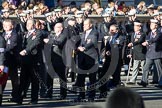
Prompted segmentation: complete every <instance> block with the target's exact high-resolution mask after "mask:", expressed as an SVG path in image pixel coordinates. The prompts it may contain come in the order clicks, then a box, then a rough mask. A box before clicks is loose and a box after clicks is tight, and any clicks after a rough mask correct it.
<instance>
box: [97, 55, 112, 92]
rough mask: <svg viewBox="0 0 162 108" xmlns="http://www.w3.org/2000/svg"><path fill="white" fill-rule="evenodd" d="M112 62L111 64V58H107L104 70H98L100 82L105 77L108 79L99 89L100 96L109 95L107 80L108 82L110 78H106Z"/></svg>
mask: <svg viewBox="0 0 162 108" xmlns="http://www.w3.org/2000/svg"><path fill="white" fill-rule="evenodd" d="M110 62H111V57H110V56H106V60H105V62H104V64H103V67H102V68H99V70H98V75H99V79H98V80H99V81H100V80H101V79H102V78H103V77H104V78H106V82H103V84H102V85H101V86H100V87H99V90H100V95H107V90H108V88H107V80H108V77H106V76H105V74H106V73H107V70H108V68H109V66H110Z"/></svg>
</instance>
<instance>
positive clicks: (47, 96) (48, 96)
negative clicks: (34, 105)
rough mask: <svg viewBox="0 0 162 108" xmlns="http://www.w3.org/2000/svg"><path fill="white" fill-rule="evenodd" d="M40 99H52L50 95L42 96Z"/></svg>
mask: <svg viewBox="0 0 162 108" xmlns="http://www.w3.org/2000/svg"><path fill="white" fill-rule="evenodd" d="M40 98H49V99H52V95H51V94H50V95H49V94H44V95H42V96H40Z"/></svg>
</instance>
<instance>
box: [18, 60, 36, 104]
mask: <svg viewBox="0 0 162 108" xmlns="http://www.w3.org/2000/svg"><path fill="white" fill-rule="evenodd" d="M25 59H28V60H31V58H30V57H27V58H25ZM22 62H23V63H22V65H21V73H20V87H19V96H20V97H19V101H22V99H23V95H24V91H25V90H26V86H27V85H28V83H29V82H28V81H30V82H31V101H38V91H39V74H38V72H39V67H38V65H37V63H34V61H32V60H31V62H26V61H25V60H24V61H22Z"/></svg>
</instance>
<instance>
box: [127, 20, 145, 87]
mask: <svg viewBox="0 0 162 108" xmlns="http://www.w3.org/2000/svg"><path fill="white" fill-rule="evenodd" d="M141 27H142V23H141V22H139V21H138V20H137V21H135V22H134V33H133V34H132V37H131V42H130V43H129V44H128V47H131V51H130V55H128V56H129V57H130V58H131V57H133V74H132V77H131V79H130V82H128V84H135V81H136V78H137V75H138V72H139V65H140V64H141V67H142V70H143V66H144V64H145V55H146V47H145V46H142V43H143V42H144V41H145V37H146V35H145V34H144V33H143V32H142V31H141Z"/></svg>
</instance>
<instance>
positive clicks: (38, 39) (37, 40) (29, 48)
mask: <svg viewBox="0 0 162 108" xmlns="http://www.w3.org/2000/svg"><path fill="white" fill-rule="evenodd" d="M41 35H42V33H41V32H40V31H37V32H36V38H35V39H34V40H33V42H32V43H31V44H30V45H27V47H26V48H25V50H26V52H27V54H29V53H30V52H31V51H32V50H33V49H34V48H36V47H37V46H38V45H39V44H40V43H41Z"/></svg>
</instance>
